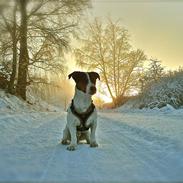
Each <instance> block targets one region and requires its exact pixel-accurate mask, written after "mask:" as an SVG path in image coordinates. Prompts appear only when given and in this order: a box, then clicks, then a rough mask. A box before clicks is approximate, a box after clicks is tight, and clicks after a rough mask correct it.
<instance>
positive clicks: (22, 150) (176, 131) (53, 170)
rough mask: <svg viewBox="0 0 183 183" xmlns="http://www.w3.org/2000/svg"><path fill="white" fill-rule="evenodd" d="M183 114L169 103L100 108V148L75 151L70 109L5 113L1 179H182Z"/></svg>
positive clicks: (0, 125) (0, 128)
mask: <svg viewBox="0 0 183 183" xmlns="http://www.w3.org/2000/svg"><path fill="white" fill-rule="evenodd" d="M2 101H4V100H2ZM2 101H1V102H2ZM1 102H0V103H1ZM2 103H3V102H2ZM3 105H4V103H3V104H0V106H3ZM182 118H183V109H180V110H175V109H173V108H171V107H170V106H167V107H165V108H164V109H161V110H158V109H154V110H145V109H144V110H132V109H124V108H123V109H122V108H119V109H116V110H106V111H100V112H99V119H98V128H97V139H98V143H99V147H98V148H90V147H89V145H87V144H79V145H78V148H77V150H76V151H74V152H70V151H67V150H66V146H64V145H62V144H60V139H61V137H62V134H63V128H64V126H65V123H66V113H65V112H63V111H62V112H61V111H60V112H36V111H16V112H14V111H11V113H9V112H7V111H6V113H5V112H1V113H0V170H1V171H0V182H9V181H16V182H17V181H22V182H25V181H36V182H40V181H43V182H47V181H48V182H49V181H50V182H53V181H59V182H160V181H164V182H166V181H167V182H176V181H177V182H178V181H180V182H182V181H183V173H182V172H183V142H182V139H183V120H182Z"/></svg>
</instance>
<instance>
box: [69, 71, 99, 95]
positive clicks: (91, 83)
mask: <svg viewBox="0 0 183 183" xmlns="http://www.w3.org/2000/svg"><path fill="white" fill-rule="evenodd" d="M68 77H69V79H70V78H71V77H72V78H73V79H74V81H75V82H76V88H77V89H78V90H81V91H82V92H84V93H86V94H89V95H94V94H95V93H96V91H97V89H96V86H95V85H96V80H97V78H98V79H99V80H100V76H99V74H98V73H96V72H80V71H74V72H73V73H71V74H69V75H68Z"/></svg>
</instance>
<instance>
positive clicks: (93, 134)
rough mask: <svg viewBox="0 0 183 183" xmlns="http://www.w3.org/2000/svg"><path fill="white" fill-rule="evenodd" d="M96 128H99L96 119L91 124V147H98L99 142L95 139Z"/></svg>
mask: <svg viewBox="0 0 183 183" xmlns="http://www.w3.org/2000/svg"><path fill="white" fill-rule="evenodd" d="M96 128H97V121H95V122H94V123H93V124H92V125H91V134H90V147H98V144H97V142H96V139H95V132H96Z"/></svg>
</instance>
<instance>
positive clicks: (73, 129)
mask: <svg viewBox="0 0 183 183" xmlns="http://www.w3.org/2000/svg"><path fill="white" fill-rule="evenodd" d="M68 127H69V131H70V135H71V143H70V145H69V146H68V147H67V150H69V151H74V150H75V149H76V146H77V136H76V126H75V125H74V124H70V125H69V126H68Z"/></svg>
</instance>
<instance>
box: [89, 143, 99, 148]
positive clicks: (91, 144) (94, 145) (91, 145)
mask: <svg viewBox="0 0 183 183" xmlns="http://www.w3.org/2000/svg"><path fill="white" fill-rule="evenodd" d="M90 147H98V144H97V143H96V142H91V143H90Z"/></svg>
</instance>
